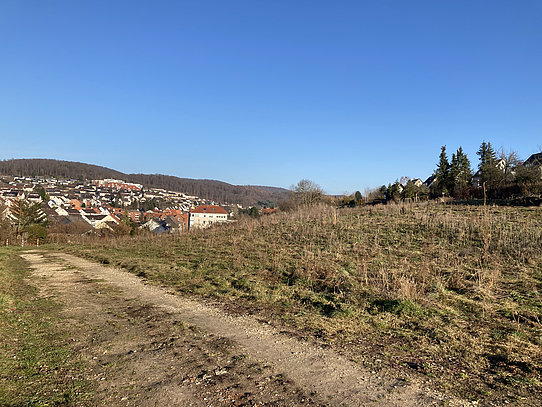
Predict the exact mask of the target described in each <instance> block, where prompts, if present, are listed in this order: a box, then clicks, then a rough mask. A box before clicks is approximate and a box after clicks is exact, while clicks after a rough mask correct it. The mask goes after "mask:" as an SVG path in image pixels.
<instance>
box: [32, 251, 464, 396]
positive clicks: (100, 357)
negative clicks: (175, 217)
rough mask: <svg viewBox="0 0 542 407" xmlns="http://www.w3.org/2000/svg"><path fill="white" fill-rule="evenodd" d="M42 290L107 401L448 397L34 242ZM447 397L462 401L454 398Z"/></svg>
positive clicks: (35, 270)
mask: <svg viewBox="0 0 542 407" xmlns="http://www.w3.org/2000/svg"><path fill="white" fill-rule="evenodd" d="M22 257H23V258H24V259H25V260H27V261H28V262H29V263H30V266H31V268H32V269H33V273H34V277H35V278H34V279H33V282H34V283H35V284H36V285H37V286H38V287H39V288H40V291H41V293H42V295H44V296H54V297H55V298H56V300H57V301H59V302H61V303H62V304H64V306H65V307H64V310H65V311H64V315H63V316H64V320H65V327H64V328H65V329H66V330H68V331H69V332H70V334H71V335H72V336H73V339H72V342H73V346H74V348H75V349H76V350H77V352H79V354H80V355H81V357H82V359H83V360H84V361H85V365H87V366H90V367H89V368H88V372H86V377H87V378H89V379H91V380H92V381H96V382H97V383H98V385H97V388H98V390H97V392H96V394H97V400H96V401H95V402H96V403H97V404H99V405H106V404H107V405H109V406H134V405H138V406H157V405H164V406H175V405H176V406H256V405H276V406H297V405H332V406H343V405H344V406H372V405H375V406H376V405H378V406H402V407H406V406H420V405H442V404H443V401H442V400H443V397H441V396H440V395H438V394H437V393H434V392H429V391H427V390H426V389H423V388H422V387H421V386H420V385H417V384H415V383H412V382H408V383H407V382H405V381H404V380H403V381H402V380H396V379H388V378H386V379H384V378H381V377H377V376H376V375H375V374H371V373H370V372H368V371H364V370H363V369H362V368H361V367H359V366H357V365H355V364H353V363H352V362H350V361H348V360H346V359H344V358H342V357H341V356H339V355H338V354H336V353H334V352H332V351H329V350H324V349H320V348H317V347H314V346H312V345H309V344H306V343H302V342H300V341H298V340H296V339H293V338H289V337H287V336H284V335H282V334H280V333H278V332H277V331H276V330H274V329H273V328H272V327H270V326H269V325H266V324H262V323H260V322H258V321H256V320H255V319H254V318H252V317H246V316H245V317H238V316H235V317H234V316H231V315H228V314H226V313H224V312H223V311H220V310H218V309H216V308H213V307H210V306H208V305H205V304H201V303H198V302H195V301H191V300H187V299H185V298H182V297H180V296H177V295H174V294H171V293H168V292H167V291H166V290H164V289H161V288H158V287H154V286H150V285H145V284H144V282H143V281H142V280H141V279H140V278H138V277H136V276H134V275H132V274H129V273H127V272H123V271H121V270H117V269H114V268H110V267H104V266H101V265H97V264H94V263H91V262H89V261H86V260H83V259H80V258H77V257H74V256H71V255H67V254H63V253H46V252H40V251H28V252H26V253H25V254H23V255H22ZM447 405H465V404H464V403H460V402H457V401H456V402H454V401H453V400H449V399H447Z"/></svg>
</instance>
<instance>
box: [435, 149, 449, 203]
mask: <svg viewBox="0 0 542 407" xmlns="http://www.w3.org/2000/svg"><path fill="white" fill-rule="evenodd" d="M449 191H450V163H449V161H448V156H447V155H446V146H442V148H441V151H440V158H439V163H438V166H437V169H436V170H435V190H434V191H433V193H434V194H436V195H448V194H449Z"/></svg>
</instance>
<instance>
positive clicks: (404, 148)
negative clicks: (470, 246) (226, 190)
mask: <svg viewBox="0 0 542 407" xmlns="http://www.w3.org/2000/svg"><path fill="white" fill-rule="evenodd" d="M540 21H542V2H540V1H538V0H522V1H520V2H514V1H499V0H492V1H487V0H484V1H458V0H453V1H452V0H450V1H416V0H412V1H403V0H401V1H386V0H382V1H361V0H356V1H318V0H300V1H292V0H274V1H258V0H251V1H248V0H247V1H235V0H231V1H227V2H226V1H205V2H200V1H190V2H189V1H155V2H149V1H141V2H138V1H135V0H131V1H55V0H50V1H46V2H45V1H38V0H35V1H30V0H29V1H20V0H3V1H2V2H0V38H1V41H0V95H1V97H0V137H1V139H2V140H3V142H2V144H1V146H2V147H1V150H0V151H1V153H0V159H9V158H37V157H39V158H55V159H62V160H71V161H82V162H87V163H92V164H98V165H104V166H107V167H111V168H114V169H117V170H120V171H124V172H144V173H163V174H171V175H177V176H180V177H189V178H209V179H219V180H222V181H226V182H230V183H234V184H256V185H258V184H259V185H274V186H283V187H289V186H290V185H292V184H295V183H297V181H299V180H300V179H302V178H309V179H312V180H313V181H315V182H317V183H318V184H320V185H321V186H322V187H323V188H324V189H325V190H326V191H327V192H329V193H334V194H335V193H342V192H347V191H348V192H353V191H355V190H361V191H363V190H364V189H365V188H366V187H374V186H378V185H381V184H384V183H385V184H387V183H389V182H393V181H394V180H395V179H397V178H400V177H401V176H410V177H421V178H425V177H427V176H429V175H430V174H431V173H432V172H433V170H434V168H435V166H436V163H437V161H438V155H439V152H440V146H441V145H444V144H445V145H447V147H448V150H449V154H450V155H451V152H452V151H455V149H457V148H458V147H459V146H463V149H464V150H465V151H466V153H467V154H468V155H469V158H470V159H471V162H472V163H473V166H474V165H476V163H477V157H476V155H475V152H476V150H477V148H478V146H479V145H480V143H481V142H482V141H483V140H486V141H490V142H491V143H492V144H493V146H494V147H495V148H497V149H500V148H504V149H505V150H510V149H513V150H515V151H517V152H518V153H519V155H520V156H522V157H523V158H527V156H528V155H530V154H531V153H533V152H537V151H540V149H541V147H542V24H540Z"/></svg>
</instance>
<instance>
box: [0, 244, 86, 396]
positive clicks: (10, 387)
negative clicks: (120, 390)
mask: <svg viewBox="0 0 542 407" xmlns="http://www.w3.org/2000/svg"><path fill="white" fill-rule="evenodd" d="M18 252H19V249H16V248H9V247H8V248H6V247H2V248H0V310H1V311H0V405H1V406H75V405H77V406H80V405H90V404H87V401H88V400H89V397H90V394H91V393H90V391H91V390H90V388H89V387H88V385H87V383H86V382H85V381H84V380H83V379H81V378H80V377H78V362H77V357H76V355H74V354H73V353H72V352H71V351H70V349H69V347H68V346H67V342H68V339H69V338H67V337H66V335H65V334H64V332H63V331H62V330H60V329H59V328H58V327H57V326H56V323H57V322H58V318H59V305H58V304H56V303H55V302H54V301H52V300H50V299H45V298H40V297H38V296H37V294H38V291H37V289H36V288H35V287H33V286H31V285H29V283H28V280H27V279H28V277H29V272H28V269H27V267H26V265H25V263H24V262H23V261H22V259H21V258H20V257H19V256H18V255H17V253H18Z"/></svg>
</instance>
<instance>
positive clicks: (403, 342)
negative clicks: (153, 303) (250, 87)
mask: <svg viewBox="0 0 542 407" xmlns="http://www.w3.org/2000/svg"><path fill="white" fill-rule="evenodd" d="M541 244H542V211H541V210H540V208H502V207H490V208H484V207H468V206H452V205H447V206H444V205H434V204H424V205H419V206H384V207H373V208H359V209H347V210H339V211H338V210H336V209H334V208H330V207H316V208H311V209H308V210H303V211H300V212H298V213H290V214H279V215H278V216H271V217H265V218H261V219H259V220H255V221H246V222H245V221H243V222H240V223H238V224H236V225H229V226H225V227H220V228H216V229H213V230H207V231H200V232H193V233H190V234H187V235H180V236H169V237H156V238H137V237H136V238H126V239H117V240H107V241H104V240H102V241H98V240H96V241H81V242H77V243H76V244H71V245H64V246H61V248H62V249H63V250H67V251H70V252H72V253H74V254H78V255H84V256H86V257H88V258H91V259H94V260H98V261H100V262H102V263H104V264H113V265H119V266H121V267H124V268H125V269H127V270H129V271H131V272H132V273H135V274H136V275H139V276H142V277H145V278H146V279H148V280H149V281H151V282H155V283H156V284H160V285H167V286H170V287H173V288H175V289H176V290H177V291H178V292H180V293H183V294H186V295H190V296H195V297H199V298H202V297H205V298H206V299H208V300H213V301H215V302H216V303H219V304H223V305H224V307H225V308H226V309H228V310H230V311H232V312H239V313H246V312H248V313H252V314H255V315H256V316H257V317H258V318H260V319H262V320H266V321H270V322H271V323H272V324H275V325H276V326H278V327H280V328H281V329H282V330H284V331H287V332H289V333H290V334H291V335H294V336H299V337H303V338H306V339H309V340H315V341H316V342H318V343H320V344H322V345H325V346H330V347H332V348H334V349H336V350H338V351H340V352H341V353H343V354H344V355H346V356H347V357H349V358H350V359H352V360H354V361H357V362H359V363H360V364H362V365H363V366H365V367H367V368H369V369H372V370H373V371H374V372H375V374H376V373H379V372H385V371H389V370H390V369H403V370H404V371H412V372H414V371H415V372H416V374H417V375H419V376H420V377H425V378H426V379H427V380H428V381H430V382H431V383H432V384H433V385H434V386H435V387H438V388H440V389H443V390H445V391H448V392H450V393H452V394H455V395H457V396H459V397H462V398H467V399H469V400H478V401H480V402H481V403H482V404H487V405H491V404H497V405H501V404H502V403H504V402H505V401H506V402H509V403H517V404H518V405H534V404H536V403H537V402H539V400H540V398H541V397H542V384H541V380H542V377H541V375H542V351H541V349H542V325H541V318H542V302H541V295H540V292H541V290H542V248H541V247H542V246H541ZM53 247H54V248H57V249H58V248H59V246H58V245H56V246H53Z"/></svg>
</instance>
